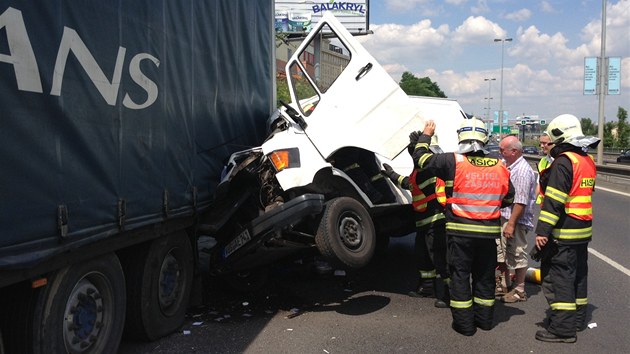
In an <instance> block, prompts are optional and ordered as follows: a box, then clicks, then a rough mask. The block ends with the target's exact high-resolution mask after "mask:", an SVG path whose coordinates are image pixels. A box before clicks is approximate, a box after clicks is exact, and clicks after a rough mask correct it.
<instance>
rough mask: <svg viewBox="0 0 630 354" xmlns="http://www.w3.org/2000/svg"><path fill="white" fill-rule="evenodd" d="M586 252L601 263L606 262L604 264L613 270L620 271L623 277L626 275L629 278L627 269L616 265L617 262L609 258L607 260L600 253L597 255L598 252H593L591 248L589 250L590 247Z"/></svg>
mask: <svg viewBox="0 0 630 354" xmlns="http://www.w3.org/2000/svg"><path fill="white" fill-rule="evenodd" d="M588 252H589V253H590V254H592V255H594V256H595V257H597V258H599V259H601V260H602V261H604V262H606V263H608V264H610V265H611V266H613V268H617V269H618V270H620V271H621V272H622V273H624V274H625V275H627V276H629V277H630V269H628V268H626V267H624V266H622V265H621V264H619V263H617V262H615V261H613V260H612V259H610V258H608V257H606V256H604V255H603V254H601V253H599V252H597V251H595V250H594V249H592V248H590V247H589V249H588Z"/></svg>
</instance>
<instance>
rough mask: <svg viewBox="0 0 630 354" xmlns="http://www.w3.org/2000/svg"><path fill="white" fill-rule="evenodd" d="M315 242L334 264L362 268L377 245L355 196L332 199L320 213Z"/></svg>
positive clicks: (361, 206) (363, 210)
mask: <svg viewBox="0 0 630 354" xmlns="http://www.w3.org/2000/svg"><path fill="white" fill-rule="evenodd" d="M315 243H316V245H317V249H318V250H319V251H320V253H321V254H322V255H323V256H324V257H325V258H327V260H328V261H330V262H332V263H334V264H335V265H339V266H345V267H350V268H355V269H356V268H362V267H364V266H366V265H367V264H368V263H369V262H370V260H371V259H372V256H373V255H374V250H375V248H376V232H375V231H374V224H373V222H372V218H371V217H370V214H369V213H368V212H367V210H366V209H365V208H364V207H363V205H361V203H359V202H358V201H356V200H355V199H352V198H348V197H340V198H335V199H332V200H331V201H330V202H329V203H328V204H327V206H326V209H325V210H324V212H323V215H322V218H321V221H320V223H319V227H318V229H317V233H316V235H315Z"/></svg>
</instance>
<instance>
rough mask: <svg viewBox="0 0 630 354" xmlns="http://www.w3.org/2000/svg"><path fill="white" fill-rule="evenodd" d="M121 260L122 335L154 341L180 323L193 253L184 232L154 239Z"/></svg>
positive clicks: (189, 285)
mask: <svg viewBox="0 0 630 354" xmlns="http://www.w3.org/2000/svg"><path fill="white" fill-rule="evenodd" d="M143 246H144V247H138V248H135V251H136V252H130V253H127V254H126V257H125V277H126V279H127V294H128V298H127V300H128V303H129V306H128V307H127V321H126V324H125V335H127V336H129V337H132V338H136V339H143V340H155V339H157V338H160V337H162V336H164V335H166V334H169V333H171V332H173V331H174V330H176V329H177V328H178V327H179V326H181V324H182V323H183V322H184V318H185V316H186V310H187V307H188V300H189V297H190V291H191V288H192V281H193V270H194V267H193V252H192V247H191V245H190V241H189V239H188V236H187V235H186V233H185V232H179V233H174V234H171V235H169V236H166V237H161V238H158V239H156V240H154V241H152V242H151V243H150V245H149V246H148V247H147V246H146V245H143Z"/></svg>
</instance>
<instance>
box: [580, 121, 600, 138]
mask: <svg viewBox="0 0 630 354" xmlns="http://www.w3.org/2000/svg"><path fill="white" fill-rule="evenodd" d="M580 125H581V126H582V132H583V133H584V135H593V136H597V125H595V124H593V122H592V121H591V118H580Z"/></svg>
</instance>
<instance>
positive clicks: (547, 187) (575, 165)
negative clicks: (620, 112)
mask: <svg viewBox="0 0 630 354" xmlns="http://www.w3.org/2000/svg"><path fill="white" fill-rule="evenodd" d="M546 133H547V134H548V135H549V137H550V138H551V142H552V143H553V144H554V147H553V148H552V149H551V156H552V157H553V158H554V160H553V163H552V164H551V166H550V167H549V168H548V169H546V170H544V171H543V173H542V175H541V176H540V187H541V189H542V190H543V191H544V195H545V197H544V199H543V203H542V205H541V211H540V217H539V218H538V224H537V225H536V248H537V249H538V250H540V251H541V253H542V254H545V255H546V256H543V258H542V259H541V274H542V289H543V293H544V294H545V297H546V298H547V302H548V303H549V306H550V308H551V311H550V312H549V315H548V321H547V323H548V327H547V329H543V330H539V331H537V332H536V339H538V340H540V341H544V342H564V343H573V342H575V341H576V340H577V336H576V332H577V331H580V330H583V329H584V328H585V327H584V325H585V321H586V318H585V317H586V305H587V276H588V265H587V258H588V251H587V247H588V243H589V242H590V240H591V238H592V236H593V229H592V220H593V206H592V201H591V196H592V193H593V188H594V186H595V175H596V169H595V163H594V162H593V159H592V158H591V157H590V156H589V155H588V154H587V152H586V150H587V149H588V148H596V147H597V145H598V144H599V142H600V140H599V139H597V138H595V137H585V136H584V134H583V133H582V127H581V126H580V121H579V120H578V118H577V117H575V116H573V115H570V114H562V115H559V116H557V117H556V118H554V119H553V120H552V121H551V122H550V123H549V126H548V127H547V131H546Z"/></svg>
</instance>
